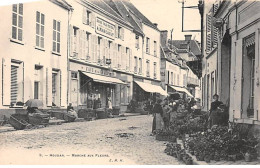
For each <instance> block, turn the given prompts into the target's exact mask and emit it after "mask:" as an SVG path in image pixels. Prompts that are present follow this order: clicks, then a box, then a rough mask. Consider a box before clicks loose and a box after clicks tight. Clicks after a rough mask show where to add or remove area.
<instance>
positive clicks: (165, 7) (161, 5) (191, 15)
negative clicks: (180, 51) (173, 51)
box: [0, 0, 200, 41]
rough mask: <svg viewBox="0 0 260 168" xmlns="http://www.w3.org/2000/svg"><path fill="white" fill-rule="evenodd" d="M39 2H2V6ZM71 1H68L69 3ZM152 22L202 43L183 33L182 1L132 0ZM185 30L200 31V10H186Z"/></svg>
mask: <svg viewBox="0 0 260 168" xmlns="http://www.w3.org/2000/svg"><path fill="white" fill-rule="evenodd" d="M30 1H37V0H0V5H7V4H8V5H9V4H12V3H17V2H30ZM69 1H70V0H68V2H69ZM130 1H131V2H132V3H133V4H134V5H135V6H136V7H137V8H138V9H139V10H140V11H141V12H142V13H143V14H144V15H145V16H146V17H147V18H148V19H149V20H150V21H151V22H153V23H158V28H159V29H160V30H168V38H170V30H171V29H172V28H174V31H173V39H174V40H182V39H184V35H185V34H192V35H193V36H192V39H193V38H194V37H195V38H196V40H198V41H200V33H191V32H184V33H183V32H182V31H181V29H182V10H181V3H179V2H178V1H181V0H130ZM185 1H186V2H185V6H197V4H198V0H185ZM184 13H185V17H184V30H191V29H193V30H194V29H200V15H199V11H198V9H185V12H184Z"/></svg>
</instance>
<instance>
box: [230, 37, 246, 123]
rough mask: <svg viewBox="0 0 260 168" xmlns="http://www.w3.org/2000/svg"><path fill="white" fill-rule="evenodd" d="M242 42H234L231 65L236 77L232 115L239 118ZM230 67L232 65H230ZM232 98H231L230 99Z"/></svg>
mask: <svg viewBox="0 0 260 168" xmlns="http://www.w3.org/2000/svg"><path fill="white" fill-rule="evenodd" d="M242 43H243V40H242V39H239V40H237V42H236V45H235V50H236V51H235V52H236V53H235V59H236V60H235V61H234V62H235V67H233V68H234V69H235V78H236V84H235V90H233V92H234V98H236V101H235V102H234V103H235V104H234V110H235V114H234V117H235V118H241V111H240V110H241V96H242V95H241V87H242V84H241V83H242V78H241V77H242V68H241V67H242V57H243V55H242V54H243V48H242ZM231 68H232V67H231ZM232 81H233V83H234V78H233V79H232ZM230 100H233V99H230Z"/></svg>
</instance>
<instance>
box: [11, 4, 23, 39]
mask: <svg viewBox="0 0 260 168" xmlns="http://www.w3.org/2000/svg"><path fill="white" fill-rule="evenodd" d="M12 39H15V40H19V41H22V40H23V4H14V5H13V16H12Z"/></svg>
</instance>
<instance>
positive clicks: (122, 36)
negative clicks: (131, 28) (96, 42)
mask: <svg viewBox="0 0 260 168" xmlns="http://www.w3.org/2000/svg"><path fill="white" fill-rule="evenodd" d="M117 37H118V38H119V39H121V40H124V29H123V28H122V27H120V26H118V30H117Z"/></svg>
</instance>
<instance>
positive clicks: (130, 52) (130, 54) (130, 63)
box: [129, 48, 133, 71]
mask: <svg viewBox="0 0 260 168" xmlns="http://www.w3.org/2000/svg"><path fill="white" fill-rule="evenodd" d="M131 67H133V64H132V50H131V49H130V48H129V71H131Z"/></svg>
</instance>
